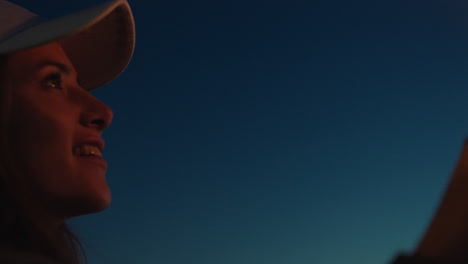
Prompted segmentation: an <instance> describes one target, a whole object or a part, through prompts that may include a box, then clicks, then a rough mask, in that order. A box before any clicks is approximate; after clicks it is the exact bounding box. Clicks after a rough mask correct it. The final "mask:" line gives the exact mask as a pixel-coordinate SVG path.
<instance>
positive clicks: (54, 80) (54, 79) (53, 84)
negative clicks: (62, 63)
mask: <svg viewBox="0 0 468 264" xmlns="http://www.w3.org/2000/svg"><path fill="white" fill-rule="evenodd" d="M44 85H45V86H46V87H47V88H55V89H62V75H61V74H60V73H58V72H57V73H53V74H51V75H49V76H47V77H46V78H45V80H44Z"/></svg>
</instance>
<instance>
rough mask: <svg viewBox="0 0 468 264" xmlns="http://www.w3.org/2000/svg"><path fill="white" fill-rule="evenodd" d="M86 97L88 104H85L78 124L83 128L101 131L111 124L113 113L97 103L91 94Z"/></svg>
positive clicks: (99, 102) (108, 108) (100, 103)
mask: <svg viewBox="0 0 468 264" xmlns="http://www.w3.org/2000/svg"><path fill="white" fill-rule="evenodd" d="M88 95H89V96H87V99H88V100H87V101H88V102H87V103H86V104H85V105H86V107H85V110H84V111H83V113H82V115H81V121H80V123H81V125H83V126H85V127H90V128H95V129H97V130H98V131H103V130H104V129H106V128H107V127H109V125H110V124H111V122H112V118H113V117H114V113H113V112H112V109H110V107H108V106H107V105H105V104H104V103H102V102H101V101H99V100H98V99H97V98H96V97H94V96H93V95H91V94H88Z"/></svg>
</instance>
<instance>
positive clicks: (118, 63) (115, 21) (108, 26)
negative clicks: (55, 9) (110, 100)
mask: <svg viewBox="0 0 468 264" xmlns="http://www.w3.org/2000/svg"><path fill="white" fill-rule="evenodd" d="M54 41H57V42H59V43H60V44H61V45H62V47H63V48H64V50H65V52H66V53H67V55H68V57H69V58H70V60H71V62H72V63H73V65H74V66H75V68H76V70H77V72H78V74H79V78H80V81H81V85H82V86H83V88H85V89H86V90H88V91H91V90H93V89H96V88H98V87H100V86H103V85H105V84H107V83H108V82H110V81H112V80H113V79H114V78H116V77H117V76H118V75H119V74H120V73H122V72H123V71H124V70H125V68H126V67H127V65H128V63H129V62H130V59H131V57H132V55H133V50H134V47H135V24H134V20H133V15H132V12H131V9H130V6H129V5H128V3H127V1H126V0H114V1H111V2H107V3H104V4H101V5H98V6H95V7H92V8H89V9H86V10H83V11H80V12H77V13H74V14H71V15H68V16H64V17H61V18H57V19H53V20H48V21H45V22H42V23H40V24H38V25H35V26H33V27H31V28H28V29H26V30H24V31H22V32H20V33H18V34H15V35H14V36H12V37H11V38H9V39H7V40H6V41H4V42H3V43H2V45H1V46H0V54H6V53H10V52H14V51H19V50H24V49H29V48H33V47H38V46H42V45H45V44H47V43H50V42H54Z"/></svg>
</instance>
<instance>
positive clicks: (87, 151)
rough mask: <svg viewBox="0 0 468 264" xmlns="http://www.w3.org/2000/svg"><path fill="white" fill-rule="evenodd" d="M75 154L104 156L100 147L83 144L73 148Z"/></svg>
mask: <svg viewBox="0 0 468 264" xmlns="http://www.w3.org/2000/svg"><path fill="white" fill-rule="evenodd" d="M73 155H75V156H95V157H100V158H102V152H101V150H100V149H99V147H97V146H94V145H88V144H87V145H81V146H77V147H75V148H74V149H73Z"/></svg>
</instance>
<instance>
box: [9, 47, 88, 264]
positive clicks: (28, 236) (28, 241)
mask: <svg viewBox="0 0 468 264" xmlns="http://www.w3.org/2000/svg"><path fill="white" fill-rule="evenodd" d="M7 58H8V57H7V56H1V55H0V251H3V252H12V251H16V252H19V253H20V254H23V253H24V254H32V255H34V256H40V257H43V258H46V259H47V260H51V261H54V262H57V263H60V264H79V263H82V261H81V259H80V258H83V259H84V263H87V258H86V253H85V251H84V248H83V246H82V244H81V242H80V240H79V238H78V237H77V235H75V234H74V233H73V232H72V231H71V230H70V227H69V226H68V225H67V224H66V223H65V222H64V223H63V224H62V225H61V226H60V230H58V232H59V234H57V236H51V235H50V234H49V233H48V232H46V230H43V229H41V227H40V225H39V223H38V222H37V219H36V218H35V217H34V215H35V213H34V212H35V210H34V209H35V208H34V206H33V204H32V203H31V200H30V199H31V198H28V197H30V196H29V193H28V192H27V189H26V188H25V181H26V179H25V178H23V175H19V173H18V172H17V170H16V169H15V166H17V164H15V161H14V160H13V159H12V155H11V150H12V148H14V146H11V144H10V142H9V140H8V139H9V138H10V127H11V126H10V122H11V116H12V115H11V114H12V113H11V105H12V100H13V95H12V88H13V87H14V84H12V83H11V82H10V80H9V78H8V76H7V74H6V72H7V71H6V67H7V66H6V64H7ZM2 249H7V250H2ZM1 254H2V253H1V252H0V256H1Z"/></svg>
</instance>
